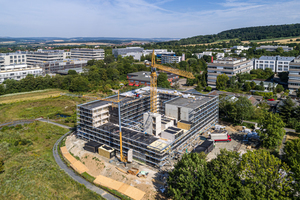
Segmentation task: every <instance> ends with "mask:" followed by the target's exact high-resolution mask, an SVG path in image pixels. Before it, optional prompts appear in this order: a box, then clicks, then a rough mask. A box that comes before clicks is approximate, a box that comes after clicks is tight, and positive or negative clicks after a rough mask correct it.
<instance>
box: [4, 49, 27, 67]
mask: <svg viewBox="0 0 300 200" xmlns="http://www.w3.org/2000/svg"><path fill="white" fill-rule="evenodd" d="M0 58H3V59H4V65H15V64H26V52H21V51H16V52H15V53H0Z"/></svg>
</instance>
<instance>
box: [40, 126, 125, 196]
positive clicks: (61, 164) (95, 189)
mask: <svg viewBox="0 0 300 200" xmlns="http://www.w3.org/2000/svg"><path fill="white" fill-rule="evenodd" d="M40 121H41V120H40ZM55 124H57V123H55ZM59 125H61V124H59ZM62 126H63V125H62ZM69 133H70V132H68V133H66V134H65V135H63V136H62V137H61V138H59V140H57V141H56V143H55V144H54V146H53V149H52V151H53V156H54V159H55V161H56V163H57V164H58V165H59V167H60V168H61V169H62V170H64V171H65V172H66V173H67V174H68V175H69V176H70V177H71V178H72V179H74V180H75V181H77V182H78V183H80V184H83V185H85V187H86V188H88V189H90V190H92V191H93V192H96V193H97V194H99V195H101V196H102V197H103V198H105V199H108V200H119V198H117V197H115V196H113V195H111V194H110V193H107V192H105V191H104V190H102V189H100V188H98V187H96V186H95V185H93V184H91V183H90V182H88V181H86V180H85V179H84V178H82V177H81V176H78V175H77V174H76V173H75V172H74V171H73V170H72V169H70V168H69V167H68V166H67V165H66V164H65V163H64V162H63V161H62V160H61V158H60V156H59V154H58V144H59V143H60V141H61V140H62V139H63V138H64V137H65V136H67V135H68V134H69Z"/></svg>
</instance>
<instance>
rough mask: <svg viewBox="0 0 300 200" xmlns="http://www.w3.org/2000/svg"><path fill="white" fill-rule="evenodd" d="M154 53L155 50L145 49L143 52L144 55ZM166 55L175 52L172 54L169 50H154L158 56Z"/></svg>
mask: <svg viewBox="0 0 300 200" xmlns="http://www.w3.org/2000/svg"><path fill="white" fill-rule="evenodd" d="M152 52H153V49H145V50H143V52H142V53H143V55H144V56H145V55H149V54H152ZM165 53H174V52H173V51H171V52H168V49H154V54H155V55H157V54H165Z"/></svg>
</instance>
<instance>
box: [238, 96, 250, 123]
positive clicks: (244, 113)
mask: <svg viewBox="0 0 300 200" xmlns="http://www.w3.org/2000/svg"><path fill="white" fill-rule="evenodd" d="M234 106H235V107H236V117H235V120H236V121H237V122H239V123H242V122H243V121H244V120H245V119H249V118H250V117H251V115H252V114H253V111H254V109H253V106H252V103H251V101H250V100H249V99H248V98H247V97H245V96H242V97H239V99H238V100H237V101H236V102H235V103H234Z"/></svg>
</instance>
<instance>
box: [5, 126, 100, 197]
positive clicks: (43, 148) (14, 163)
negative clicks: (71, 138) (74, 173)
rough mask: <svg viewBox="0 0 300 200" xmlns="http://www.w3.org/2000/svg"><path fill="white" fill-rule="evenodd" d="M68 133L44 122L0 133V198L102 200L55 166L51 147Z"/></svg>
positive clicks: (6, 129) (7, 129)
mask: <svg viewBox="0 0 300 200" xmlns="http://www.w3.org/2000/svg"><path fill="white" fill-rule="evenodd" d="M67 131H68V130H67V129H63V128H60V127H57V126H54V125H51V124H47V123H43V122H34V123H32V124H27V125H24V126H16V127H11V128H4V129H2V130H1V131H0V157H2V158H3V159H4V170H5V171H4V172H3V173H1V174H0V183H1V184H0V199H10V200H12V199H102V197H100V196H99V195H97V194H96V193H93V192H91V191H90V190H88V189H86V188H85V187H84V186H82V185H80V184H78V183H77V182H75V181H74V180H73V179H72V178H70V177H69V176H68V175H67V174H66V173H65V172H64V171H63V170H61V169H60V168H59V166H58V165H57V164H56V162H55V160H54V158H53V155H52V147H53V145H54V143H55V142H56V141H57V139H58V138H59V137H61V136H62V135H63V134H65V133H66V132H67Z"/></svg>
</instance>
